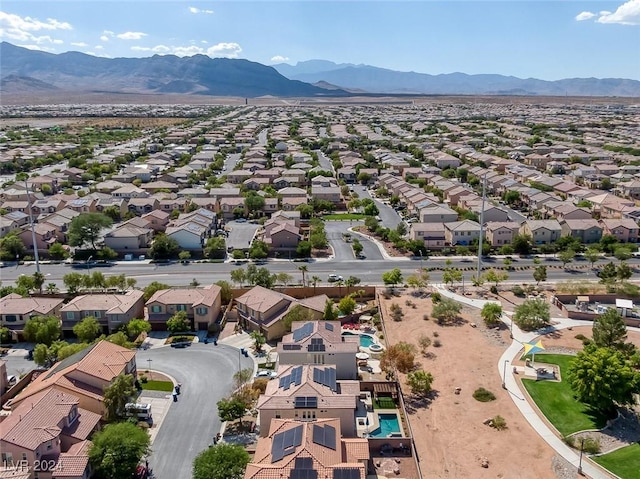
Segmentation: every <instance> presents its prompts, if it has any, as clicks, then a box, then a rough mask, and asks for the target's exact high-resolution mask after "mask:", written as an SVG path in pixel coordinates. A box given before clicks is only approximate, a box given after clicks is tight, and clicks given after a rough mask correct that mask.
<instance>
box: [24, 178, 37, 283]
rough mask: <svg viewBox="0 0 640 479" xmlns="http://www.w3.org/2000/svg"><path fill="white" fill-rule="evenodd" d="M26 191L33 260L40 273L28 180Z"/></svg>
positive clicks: (25, 184) (25, 186) (25, 181)
mask: <svg viewBox="0 0 640 479" xmlns="http://www.w3.org/2000/svg"><path fill="white" fill-rule="evenodd" d="M24 189H25V191H26V192H27V207H28V208H29V226H31V241H32V242H33V258H34V259H35V260H36V272H37V273H39V272H40V257H39V256H38V244H37V243H36V230H35V228H34V226H33V211H31V195H30V194H29V185H28V184H27V179H26V178H25V180H24Z"/></svg>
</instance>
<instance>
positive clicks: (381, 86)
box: [273, 60, 640, 97]
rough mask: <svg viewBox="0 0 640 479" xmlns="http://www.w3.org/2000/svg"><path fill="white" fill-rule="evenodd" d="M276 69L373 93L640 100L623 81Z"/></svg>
mask: <svg viewBox="0 0 640 479" xmlns="http://www.w3.org/2000/svg"><path fill="white" fill-rule="evenodd" d="M273 67H274V68H275V69H276V70H278V71H279V72H280V73H281V74H282V75H284V76H286V77H287V78H290V79H292V80H300V81H303V82H308V83H314V84H317V83H318V82H326V83H329V84H331V85H335V86H337V87H341V88H344V89H347V90H364V91H367V92H369V93H388V94H401V93H403V94H412V93H413V94H432V95H455V94H460V95H550V96H564V95H568V96H624V97H640V81H637V80H628V79H623V78H567V79H563V80H556V81H546V80H538V79H535V78H527V79H522V78H517V77H514V76H505V75H497V74H481V75H468V74H466V73H448V74H439V75H429V74H426V73H416V72H399V71H395V70H389V69H385V68H378V67H374V66H370V65H353V64H346V63H342V64H336V63H333V62H330V61H327V60H309V61H306V62H298V63H297V64H296V65H288V64H284V63H281V64H277V65H273Z"/></svg>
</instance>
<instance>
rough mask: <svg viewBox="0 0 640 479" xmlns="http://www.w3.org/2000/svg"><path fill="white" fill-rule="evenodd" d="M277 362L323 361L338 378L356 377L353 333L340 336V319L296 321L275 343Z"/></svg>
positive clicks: (356, 344)
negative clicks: (289, 331) (280, 339)
mask: <svg viewBox="0 0 640 479" xmlns="http://www.w3.org/2000/svg"><path fill="white" fill-rule="evenodd" d="M276 350H277V352H278V364H279V365H285V364H293V365H300V364H325V365H327V366H333V367H334V368H335V370H336V378H337V379H357V377H358V370H357V365H356V359H355V354H356V353H357V352H358V351H360V343H359V341H358V338H357V337H355V336H342V328H341V325H340V321H309V322H301V321H297V322H295V323H293V324H292V325H291V333H290V334H287V335H286V336H284V337H283V338H282V341H280V342H279V343H278V346H277V349H276Z"/></svg>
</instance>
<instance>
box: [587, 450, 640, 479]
mask: <svg viewBox="0 0 640 479" xmlns="http://www.w3.org/2000/svg"><path fill="white" fill-rule="evenodd" d="M592 459H593V460H594V461H595V462H597V463H598V464H600V465H601V466H602V467H604V468H605V469H607V470H609V471H611V472H613V473H614V474H616V475H617V476H619V477H621V478H622V479H638V477H640V472H638V471H640V444H638V443H636V444H632V445H631V446H627V447H623V448H622V449H618V450H617V451H614V452H610V453H609V454H605V455H603V456H598V457H594V458H592Z"/></svg>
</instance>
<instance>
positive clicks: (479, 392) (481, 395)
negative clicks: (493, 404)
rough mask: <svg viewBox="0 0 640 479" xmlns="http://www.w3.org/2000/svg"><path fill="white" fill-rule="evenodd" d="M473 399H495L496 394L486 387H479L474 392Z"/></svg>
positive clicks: (484, 400) (485, 400)
mask: <svg viewBox="0 0 640 479" xmlns="http://www.w3.org/2000/svg"><path fill="white" fill-rule="evenodd" d="M473 399H475V400H476V401H480V402H489V401H495V399H496V395H495V394H493V393H492V392H491V391H489V390H487V389H485V388H478V389H476V390H475V391H474V392H473Z"/></svg>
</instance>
